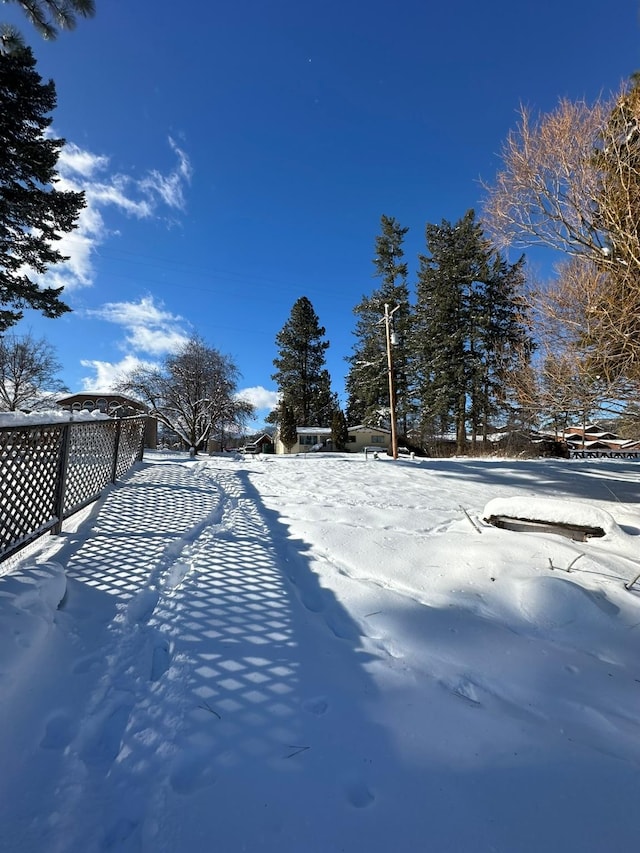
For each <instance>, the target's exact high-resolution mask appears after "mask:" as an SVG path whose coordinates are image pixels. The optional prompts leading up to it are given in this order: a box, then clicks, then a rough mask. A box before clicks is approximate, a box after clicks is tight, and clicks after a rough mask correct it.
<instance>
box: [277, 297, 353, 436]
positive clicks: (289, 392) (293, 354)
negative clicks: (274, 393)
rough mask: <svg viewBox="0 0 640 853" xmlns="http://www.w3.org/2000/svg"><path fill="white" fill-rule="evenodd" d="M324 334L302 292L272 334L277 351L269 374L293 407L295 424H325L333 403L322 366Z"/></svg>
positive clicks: (326, 342)
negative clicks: (285, 318)
mask: <svg viewBox="0 0 640 853" xmlns="http://www.w3.org/2000/svg"><path fill="white" fill-rule="evenodd" d="M324 336H325V329H324V327H323V326H320V323H319V320H318V316H317V314H316V312H315V311H314V309H313V305H312V304H311V302H310V301H309V300H308V299H307V297H306V296H302V297H301V298H300V299H298V300H297V301H296V302H295V303H294V305H293V308H292V309H291V315H290V317H289V319H288V320H287V322H286V323H285V324H284V326H283V327H282V329H281V330H280V331H279V332H278V334H277V335H276V344H277V345H278V347H279V352H280V355H279V357H278V358H275V359H274V360H273V364H274V366H275V368H276V372H275V373H274V374H273V375H272V377H271V378H272V379H273V380H275V382H276V383H277V385H278V390H279V391H280V393H281V395H282V398H283V399H284V400H285V401H286V403H287V405H288V406H290V407H291V409H292V410H293V413H294V416H295V421H296V424H297V425H298V426H328V425H329V424H330V423H331V416H332V414H333V411H334V409H335V408H336V406H337V400H336V397H335V394H333V393H332V391H331V377H330V376H329V371H328V370H327V368H326V366H325V364H326V362H325V353H326V351H327V349H328V348H329V342H328V341H325V340H323V339H324Z"/></svg>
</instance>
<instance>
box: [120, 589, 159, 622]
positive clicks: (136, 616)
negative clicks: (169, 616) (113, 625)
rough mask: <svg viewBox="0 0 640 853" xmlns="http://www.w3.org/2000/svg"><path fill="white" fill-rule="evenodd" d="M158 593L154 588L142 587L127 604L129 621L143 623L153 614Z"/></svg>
mask: <svg viewBox="0 0 640 853" xmlns="http://www.w3.org/2000/svg"><path fill="white" fill-rule="evenodd" d="M159 597H160V593H159V592H158V591H157V590H156V589H143V590H142V591H141V592H139V593H138V594H137V595H136V596H135V598H132V599H131V601H130V602H129V603H128V604H127V619H128V620H129V622H132V623H135V624H138V625H144V624H145V623H146V622H148V621H149V619H151V617H152V616H153V611H154V610H155V609H156V604H157V603H158V599H159Z"/></svg>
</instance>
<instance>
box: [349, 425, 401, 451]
mask: <svg viewBox="0 0 640 853" xmlns="http://www.w3.org/2000/svg"><path fill="white" fill-rule="evenodd" d="M348 432H349V441H348V444H347V450H348V451H350V452H353V451H360V450H364V448H365V447H374V448H376V450H388V449H389V447H391V432H390V431H389V430H388V429H382V427H368V426H364V425H362V424H359V425H358V426H352V427H349V429H348Z"/></svg>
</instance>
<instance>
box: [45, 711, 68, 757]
mask: <svg viewBox="0 0 640 853" xmlns="http://www.w3.org/2000/svg"><path fill="white" fill-rule="evenodd" d="M75 736H76V723H75V720H74V719H73V718H72V717H70V716H69V714H67V713H66V712H65V711H56V712H55V713H54V714H52V715H51V716H50V717H49V719H48V720H47V725H46V727H45V732H44V736H43V738H42V740H41V741H40V746H41V747H42V748H43V749H64V748H65V746H67V745H68V744H70V743H71V741H72V740H73V739H74V737H75Z"/></svg>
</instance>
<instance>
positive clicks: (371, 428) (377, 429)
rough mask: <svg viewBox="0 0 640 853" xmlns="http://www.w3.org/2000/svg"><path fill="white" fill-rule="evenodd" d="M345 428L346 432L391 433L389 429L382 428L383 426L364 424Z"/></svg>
mask: <svg viewBox="0 0 640 853" xmlns="http://www.w3.org/2000/svg"><path fill="white" fill-rule="evenodd" d="M347 430H348V432H383V433H384V434H385V435H391V430H388V429H384V428H383V427H376V426H365V425H364V424H357V425H356V426H350V427H347Z"/></svg>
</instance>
